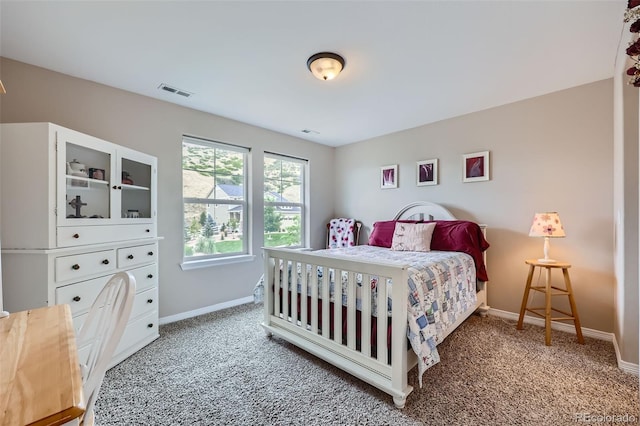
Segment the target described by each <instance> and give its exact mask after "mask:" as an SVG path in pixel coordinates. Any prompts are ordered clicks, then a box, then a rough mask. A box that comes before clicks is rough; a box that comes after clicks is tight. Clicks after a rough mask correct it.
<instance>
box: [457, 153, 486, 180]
mask: <svg viewBox="0 0 640 426" xmlns="http://www.w3.org/2000/svg"><path fill="white" fill-rule="evenodd" d="M483 180H489V151H480V152H472V153H470V154H464V155H463V156H462V182H480V181H483Z"/></svg>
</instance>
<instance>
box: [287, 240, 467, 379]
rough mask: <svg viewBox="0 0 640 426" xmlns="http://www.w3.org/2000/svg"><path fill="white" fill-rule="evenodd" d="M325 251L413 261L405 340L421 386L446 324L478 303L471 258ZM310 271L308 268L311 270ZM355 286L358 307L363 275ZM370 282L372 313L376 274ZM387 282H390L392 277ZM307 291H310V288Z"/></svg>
mask: <svg viewBox="0 0 640 426" xmlns="http://www.w3.org/2000/svg"><path fill="white" fill-rule="evenodd" d="M321 252H325V253H331V254H336V255H339V256H348V257H353V258H354V260H367V261H376V260H381V261H385V262H392V263H398V264H399V265H409V269H408V275H409V280H408V283H407V285H408V289H409V292H408V300H407V309H408V313H407V317H408V318H407V320H408V327H407V338H408V339H409V341H410V342H411V347H412V349H413V350H414V352H415V353H416V355H417V356H418V372H419V375H418V378H419V380H420V386H422V375H423V373H424V372H425V371H426V370H427V368H429V367H431V366H432V365H434V364H436V363H438V362H439V361H440V356H439V354H438V350H437V349H436V345H438V344H439V343H440V342H441V341H442V340H443V339H444V337H445V332H446V330H447V328H448V327H449V326H450V325H451V324H453V323H454V322H455V321H457V320H458V318H459V317H460V315H462V314H463V313H464V312H466V311H468V310H469V309H470V308H471V307H472V306H475V304H476V300H477V298H476V269H475V264H474V261H473V258H472V257H471V256H470V255H468V254H465V253H460V252H449V251H431V252H412V251H393V250H389V249H387V248H383V247H376V246H366V245H363V246H355V247H348V248H335V249H327V250H321ZM309 272H310V271H307V273H309ZM329 272H330V282H331V284H330V294H331V300H332V301H334V299H335V296H334V290H333V289H334V276H333V270H330V271H329ZM301 273H302V271H300V270H298V271H297V280H296V281H297V290H298V292H299V291H300V283H301V279H300V275H301ZM322 275H323V271H322V269H320V268H319V270H318V276H319V278H321V276H322ZM346 280H347V277H346V273H345V274H343V276H342V282H343V286H342V290H343V291H342V303H343V305H344V306H346V301H347V294H346V285H344V284H345V283H346ZM291 282H292V280H291V270H290V269H289V284H291ZM307 282H308V283H310V282H311V280H307ZM318 283H319V287H320V288H319V289H318V291H319V294H322V289H321V283H322V281H321V280H320V279H319V280H318ZM357 285H358V289H357V301H356V306H357V307H358V309H359V308H360V306H361V305H362V303H361V300H360V288H361V287H362V282H361V276H358V277H357ZM370 285H371V289H372V292H371V293H372V294H371V298H372V301H371V303H372V304H371V306H372V311H373V312H377V303H376V301H377V286H378V280H377V279H376V278H375V277H372V279H371V283H370ZM386 285H387V286H390V285H391V282H390V280H388V282H387V283H386ZM307 294H311V289H310V288H309V289H308V292H307ZM389 294H390V292H389ZM391 303H392V302H391V300H390V299H389V300H388V306H387V308H388V315H391V311H390V309H391Z"/></svg>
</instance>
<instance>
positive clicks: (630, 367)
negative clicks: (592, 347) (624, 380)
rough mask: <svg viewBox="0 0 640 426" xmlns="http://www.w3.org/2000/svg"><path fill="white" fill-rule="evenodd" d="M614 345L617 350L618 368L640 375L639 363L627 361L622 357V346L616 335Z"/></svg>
mask: <svg viewBox="0 0 640 426" xmlns="http://www.w3.org/2000/svg"><path fill="white" fill-rule="evenodd" d="M613 347H614V349H615V350H616V360H617V361H618V368H620V370H622V371H625V372H627V373H630V374H633V375H636V376H637V375H638V364H633V363H631V362H627V361H624V360H622V358H620V348H619V347H618V340H617V339H616V335H615V334H614V335H613Z"/></svg>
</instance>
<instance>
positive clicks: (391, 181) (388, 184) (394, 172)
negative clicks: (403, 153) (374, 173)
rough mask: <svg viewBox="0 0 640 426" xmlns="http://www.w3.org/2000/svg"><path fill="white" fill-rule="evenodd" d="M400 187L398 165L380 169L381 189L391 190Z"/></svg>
mask: <svg viewBox="0 0 640 426" xmlns="http://www.w3.org/2000/svg"><path fill="white" fill-rule="evenodd" d="M397 187H398V165H397V164H393V165H390V166H382V167H380V188H382V189H391V188H397Z"/></svg>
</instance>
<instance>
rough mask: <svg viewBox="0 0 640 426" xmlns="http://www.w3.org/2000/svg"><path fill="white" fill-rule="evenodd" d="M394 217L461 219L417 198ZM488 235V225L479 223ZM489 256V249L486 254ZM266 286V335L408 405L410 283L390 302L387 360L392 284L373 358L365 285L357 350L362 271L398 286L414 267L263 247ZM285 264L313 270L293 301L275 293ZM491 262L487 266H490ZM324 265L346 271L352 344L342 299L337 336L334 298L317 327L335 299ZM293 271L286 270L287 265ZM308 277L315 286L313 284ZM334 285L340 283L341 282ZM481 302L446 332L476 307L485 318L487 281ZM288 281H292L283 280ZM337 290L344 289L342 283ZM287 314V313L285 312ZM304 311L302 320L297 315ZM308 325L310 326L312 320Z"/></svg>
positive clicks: (382, 303)
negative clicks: (331, 316)
mask: <svg viewBox="0 0 640 426" xmlns="http://www.w3.org/2000/svg"><path fill="white" fill-rule="evenodd" d="M395 219H424V220H429V219H437V220H455V217H454V216H453V215H452V214H451V212H449V211H448V210H447V209H445V208H444V207H442V206H440V205H438V204H434V203H429V202H416V203H412V204H409V205H407V206H405V207H403V208H402V209H401V210H400V211H399V212H398V214H397V215H396V217H395ZM481 228H482V230H483V232H485V235H486V226H483V225H481ZM485 253H486V252H485ZM264 255H265V256H264V257H265V283H264V295H265V297H264V322H263V323H262V326H263V327H264V329H265V332H266V333H267V335H269V336H271V335H276V336H278V337H281V338H283V339H285V340H287V341H289V342H291V343H292V344H294V345H296V346H298V347H300V348H302V349H304V350H306V351H307V352H310V353H312V354H314V355H315V356H318V357H320V358H322V359H324V360H325V361H327V362H329V363H331V364H333V365H335V366H336V367H338V368H340V369H342V370H344V371H346V372H348V373H350V374H352V375H354V376H356V377H358V378H360V379H361V380H364V381H365V382H367V383H369V384H371V385H373V386H375V387H377V388H378V389H380V390H382V391H384V392H386V393H388V394H390V395H391V396H393V402H394V404H395V405H396V407H398V408H403V407H404V405H405V402H406V399H407V396H408V395H409V393H411V391H412V390H413V387H412V386H409V385H408V383H407V373H408V372H409V370H411V369H412V368H413V367H414V366H415V365H416V364H417V357H416V355H415V353H414V352H413V350H411V348H410V347H409V345H408V342H407V337H406V336H407V333H406V329H407V303H406V300H407V297H408V295H407V286H406V285H392V286H391V297H392V300H393V301H396V300H399V301H402V303H395V302H394V303H393V304H392V313H391V327H392V328H391V350H390V353H391V363H389V362H388V355H389V353H388V351H387V344H386V343H387V321H388V316H387V312H386V307H387V302H386V300H387V297H388V294H387V286H384V285H382V286H378V294H377V297H378V303H377V305H378V312H377V313H376V314H377V316H376V317H375V318H374V320H375V321H377V339H376V340H377V350H376V352H377V357H374V356H372V354H371V351H370V345H369V344H366V343H365V342H370V341H371V314H372V312H371V309H372V307H371V305H370V303H369V302H368V301H370V300H371V289H370V286H367V285H363V286H362V297H361V300H362V311H361V320H362V321H361V342H362V345H361V350H357V349H356V321H355V318H356V286H357V283H356V278H355V276H356V274H362V282H363V283H364V282H368V281H369V278H370V277H371V276H377V277H378V282H385V281H384V280H385V278H390V279H392V280H393V282H394V283H406V282H407V279H408V273H407V268H408V266H407V265H405V266H398V264H391V263H388V264H387V263H380V262H375V263H374V262H364V261H353V260H352V259H349V258H346V257H336V256H329V255H327V254H324V253H316V252H313V251H300V250H291V249H276V248H265V249H264ZM280 261H283V262H285V263H284V264H285V265H287V264H290V265H291V266H292V270H293V271H295V270H296V269H297V267H298V266H300V267H301V268H302V270H303V271H304V270H306V268H307V267H308V266H309V267H311V271H312V273H311V274H309V275H307V274H301V277H302V278H301V279H302V283H301V284H302V285H301V293H300V294H298V293H297V291H292V292H291V301H290V302H289V301H288V300H287V299H288V298H287V297H276V296H277V295H279V294H280V291H279V290H280V289H279V288H277V287H276V286H275V285H274V284H275V283H278V286H279V285H280V282H281V281H282V282H284V283H287V279H283V280H281V279H280V274H281V272H282V271H281V270H280V268H276V267H275V265H276V264H279V262H280ZM485 264H486V263H485ZM318 267H322V268H324V271H327V270H328V269H334V271H335V274H334V275H335V276H336V277H339V276H341V272H347V273H348V280H347V281H348V282H347V284H346V286H347V309H346V311H347V319H348V321H347V322H348V329H347V336H346V337H347V338H346V344H343V343H342V341H343V338H342V337H343V336H342V304H341V303H334V306H333V308H334V312H333V313H334V330H333V334H334V338H335V340H334V339H331V338H330V335H331V330H329V326H330V324H329V321H328V318H329V308H330V306H329V303H323V304H322V312H321V315H322V318H323V319H325V320H324V321H322V326H321V327H320V328H319V326H318V322H319V321H318V317H319V313H318V299H319V298H321V299H322V300H329V297H330V296H329V274H328V273H324V274H323V277H322V280H323V282H322V294H318V275H317V269H316V268H318ZM283 271H285V273H286V271H287V267H284V268H283ZM307 276H309V279H311V283H307ZM335 281H336V284H334V285H336V286H338V285H340V283H339V281H340V280H335ZM479 284H480V289H479V291H478V294H477V296H478V301H477V304H476V306H475V307H473V308H472V309H470V310H469V311H467V312H465V313H464V314H463V315H461V317H460V319H459V320H458V321H457V322H456V323H455V324H453V325H452V326H451V327H450V328H449V329H448V330H447V332H446V335H448V334H449V333H451V331H453V330H454V329H455V328H456V327H458V326H459V325H460V324H461V323H462V322H463V321H464V320H465V319H466V318H467V317H468V316H469V315H471V314H472V313H473V312H475V311H476V310H478V311H480V313H481V314H482V315H486V312H487V310H488V309H489V306H488V304H487V291H486V283H479ZM307 285H310V288H311V294H307ZM285 286H286V284H285ZM335 291H336V293H339V288H336V290H335ZM282 294H283V295H286V294H287V288H286V287H285V288H284V289H282ZM308 296H310V297H311V312H308V309H307V303H306V300H307V297H308ZM298 298H300V300H301V302H302V303H300V308H301V309H300V312H297V310H298V307H297V299H298ZM281 312H282V313H281ZM298 315H300V321H298V320H297V318H298ZM307 324H310V326H309V325H307Z"/></svg>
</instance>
